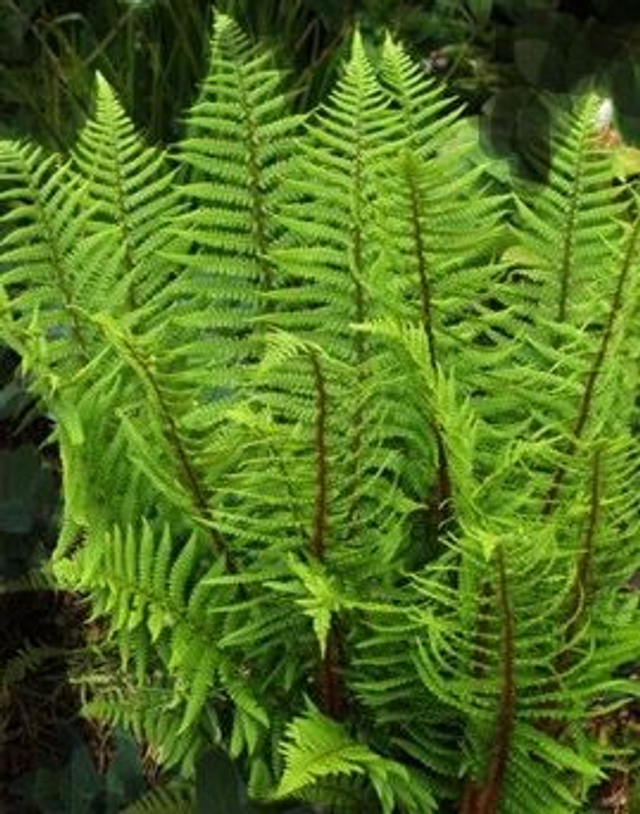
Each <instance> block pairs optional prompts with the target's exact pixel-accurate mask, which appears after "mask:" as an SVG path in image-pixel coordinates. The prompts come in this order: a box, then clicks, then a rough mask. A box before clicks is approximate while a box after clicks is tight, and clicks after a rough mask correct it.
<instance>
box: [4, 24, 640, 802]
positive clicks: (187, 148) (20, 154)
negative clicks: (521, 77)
mask: <svg viewBox="0 0 640 814" xmlns="http://www.w3.org/2000/svg"><path fill="white" fill-rule="evenodd" d="M211 54H212V55H211V61H210V66H209V70H208V74H207V77H206V79H205V81H204V83H203V86H202V89H201V93H200V96H199V98H198V99H197V101H196V102H195V104H194V105H193V107H192V109H191V111H190V113H189V115H188V120H187V129H186V133H185V135H184V137H183V138H182V139H181V140H180V142H179V143H178V144H177V145H176V146H175V148H173V149H172V150H171V151H169V153H168V154H165V153H164V152H163V151H161V150H159V149H157V148H154V147H150V146H148V145H147V144H146V143H145V142H144V140H143V139H142V138H141V137H140V136H139V135H138V133H137V132H136V130H135V128H134V127H133V125H132V124H131V122H130V120H129V119H128V117H127V115H126V114H125V112H124V110H123V108H122V107H121V105H120V103H119V102H118V100H117V98H116V96H115V94H114V93H113V91H112V89H111V88H110V86H109V85H108V83H107V82H106V81H105V80H104V79H103V78H101V77H99V78H98V80H97V93H96V111H95V115H94V116H93V117H92V118H91V119H90V120H89V121H88V122H87V124H86V126H85V127H84V129H83V130H82V132H81V133H80V136H79V139H78V142H77V144H76V145H75V147H74V149H73V150H72V152H71V154H70V155H68V156H64V155H59V154H50V153H47V152H45V151H44V150H43V149H42V148H40V147H37V146H34V145H33V144H29V143H21V142H13V141H5V142H3V143H2V146H1V148H0V173H1V176H2V191H1V193H0V195H1V200H2V201H3V203H4V204H5V206H6V207H7V214H6V216H5V218H4V225H5V229H6V230H7V236H6V237H5V238H4V240H3V242H2V252H3V254H2V257H3V262H4V263H5V264H6V270H5V271H4V272H3V274H2V278H1V282H2V289H1V300H0V303H1V305H0V309H1V310H0V315H1V316H0V338H2V340H3V341H4V342H6V343H7V344H8V345H9V346H10V347H11V348H13V349H14V350H15V351H16V352H17V353H19V354H20V357H21V359H22V365H23V371H24V375H25V378H26V380H27V381H28V382H29V386H30V388H31V391H32V392H33V393H34V394H36V395H37V397H38V398H39V399H40V400H41V402H42V404H43V405H45V406H46V409H47V411H48V412H49V413H50V414H51V415H52V416H53V417H54V419H55V437H56V440H57V441H58V443H59V448H60V455H61V460H62V468H63V473H62V475H63V490H64V499H65V506H64V518H63V524H62V529H61V533H60V537H59V540H58V544H57V548H56V552H55V555H54V561H53V569H54V572H55V574H56V577H57V579H58V580H60V582H61V584H62V585H63V586H65V587H66V588H68V589H70V590H74V591H77V592H80V593H82V594H84V595H86V597H87V598H88V601H89V603H90V606H91V609H92V614H93V617H94V618H95V619H96V620H100V623H101V624H103V625H104V627H105V635H104V642H103V647H102V654H101V660H100V662H99V663H96V665H95V669H94V670H93V671H92V672H91V674H90V675H88V676H86V677H85V681H86V683H87V687H88V703H87V707H86V709H87V713H88V714H91V715H96V716H99V717H102V718H106V719H107V720H109V721H110V722H112V723H115V724H120V725H123V726H125V727H126V728H127V729H129V731H131V732H132V733H134V734H135V736H136V737H138V738H139V739H141V740H143V741H144V742H145V743H147V744H149V747H150V749H151V751H152V754H153V755H154V756H155V757H156V758H157V759H158V760H159V761H160V762H161V763H162V764H164V765H165V766H167V767H172V766H173V767H179V768H180V770H181V772H183V773H184V774H185V775H186V776H189V775H190V774H192V773H194V772H195V767H196V765H197V763H198V759H199V756H200V755H201V754H203V752H205V750H206V749H207V747H208V746H210V745H211V744H215V745H216V746H217V747H221V748H222V749H223V750H224V751H226V752H227V753H228V754H229V755H230V756H231V757H232V758H233V759H234V760H237V761H238V762H239V765H241V766H242V769H243V773H244V775H245V777H246V779H247V782H248V790H249V794H250V796H251V798H253V799H255V800H261V801H265V802H270V803H275V802H278V801H285V800H290V799H294V800H300V799H304V800H308V801H312V802H313V801H315V802H317V803H319V804H321V805H323V806H325V807H326V808H327V809H328V810H329V811H335V812H342V811H344V812H347V811H352V810H365V811H372V812H377V811H381V812H384V814H391V812H395V811H397V812H407V814H410V813H412V812H413V813H415V814H425V813H426V812H429V811H442V810H448V809H447V807H449V809H450V808H451V806H452V805H454V806H457V807H458V810H459V811H460V812H462V813H463V814H472V813H473V814H490V812H498V811H502V812H513V814H528V813H529V812H531V814H540V812H541V811H544V812H550V813H552V812H558V813H560V812H571V811H581V810H583V808H582V807H583V806H584V803H585V801H586V800H587V799H588V796H589V794H590V791H591V790H592V789H593V787H594V786H595V785H596V784H598V783H599V782H601V781H602V780H603V778H604V777H606V775H607V773H608V772H612V771H617V770H624V769H625V767H626V766H628V765H629V762H630V761H631V760H632V758H633V755H628V754H625V753H624V752H621V750H620V749H619V748H617V746H616V744H614V743H609V742H607V740H606V739H603V738H602V737H600V736H599V730H598V727H597V726H596V725H595V722H596V721H597V720H599V719H601V718H602V717H603V716H605V715H606V714H608V713H610V712H611V711H613V710H616V709H618V708H620V707H622V706H624V705H626V704H628V703H629V702H630V700H632V699H634V698H636V697H637V692H638V685H637V681H636V680H634V679H633V677H632V676H630V675H629V671H630V667H632V666H633V664H634V661H635V659H636V658H637V633H636V631H637V628H638V599H637V594H636V592H635V591H634V590H633V589H632V586H631V580H632V578H633V577H634V575H635V574H636V573H637V571H638V570H639V567H640V566H639V563H640V536H639V528H638V525H639V517H638V494H639V493H640V490H639V485H640V484H639V476H640V470H639V466H638V464H639V453H640V449H639V447H638V440H637V429H638V428H637V424H638V406H637V403H636V401H637V392H638V387H637V370H638V352H639V350H640V336H639V335H638V325H637V312H638V298H639V296H640V289H639V285H640V263H639V260H640V258H639V247H638V238H639V232H640V216H639V215H638V207H637V203H638V202H637V199H636V193H635V191H634V189H633V188H632V187H631V186H630V185H620V184H618V185H615V184H614V183H613V182H614V180H615V170H614V167H613V165H612V161H611V156H610V154H609V152H608V151H607V148H606V146H603V144H602V143H601V140H599V139H598V137H597V133H596V132H595V130H594V116H595V111H596V109H597V105H598V101H597V100H596V99H594V98H592V97H585V98H583V99H580V100H578V102H577V103H576V104H575V105H574V106H572V107H562V106H560V105H559V104H555V105H554V106H553V107H552V109H551V114H550V115H551V116H552V120H553V122H554V127H553V133H552V140H551V164H550V167H549V168H547V171H546V173H545V175H546V177H547V183H545V184H544V185H539V184H535V183H532V182H525V181H516V182H514V183H513V184H512V185H511V188H510V190H509V191H508V193H504V192H502V191H501V192H497V191H496V188H495V183H494V181H493V176H492V175H491V172H490V170H492V168H491V162H490V160H489V159H488V158H487V157H485V156H483V155H482V153H481V152H480V150H479V148H478V146H477V143H476V140H475V139H474V138H473V137H471V138H470V137H469V128H468V125H465V123H464V121H463V120H462V119H461V114H460V110H459V108H458V107H457V106H456V104H455V103H454V102H452V100H450V99H448V98H447V97H446V95H445V94H444V92H443V90H442V88H441V87H440V86H439V85H438V84H437V83H435V82H434V81H433V80H432V79H428V78H426V77H425V75H424V72H423V70H422V68H421V67H420V66H419V65H417V64H415V63H414V62H413V61H412V60H411V59H410V58H409V57H408V56H407V54H406V52H405V51H404V50H403V48H402V47H401V46H400V45H398V44H397V43H396V42H394V41H393V40H392V39H390V38H387V40H386V41H385V43H384V47H383V50H382V55H381V59H380V64H379V65H376V66H373V65H372V64H371V63H370V61H369V60H368V58H367V56H366V53H365V50H364V48H363V45H362V41H361V39H360V37H359V35H357V34H356V35H355V37H354V39H353V43H352V50H351V56H350V58H349V60H348V61H347V63H346V65H345V67H344V72H343V75H342V77H341V79H340V80H339V82H338V83H337V85H336V87H335V89H334V90H333V92H332V93H331V95H330V96H329V98H328V100H327V101H326V102H325V103H324V104H323V105H322V106H321V107H320V108H319V109H318V110H317V111H315V112H314V113H313V114H311V115H310V116H306V117H302V116H299V115H293V114H291V112H290V109H289V106H288V100H287V96H286V94H285V93H284V92H283V90H282V86H283V82H282V76H281V74H280V72H279V71H278V70H277V68H276V67H275V66H274V64H273V59H272V57H271V55H270V53H269V52H268V51H266V50H265V49H263V48H262V47H260V46H256V45H252V44H251V43H250V42H249V41H248V40H247V39H246V37H245V36H244V35H243V34H242V33H241V31H240V30H239V29H238V27H237V26H236V25H235V24H234V23H233V22H232V21H231V20H230V18H228V17H225V16H222V15H219V16H218V17H217V19H216V22H215V28H214V35H213V41H212V51H211ZM545 155H546V152H545V151H544V150H543V151H542V152H541V153H540V156H541V159H542V158H544V156H545Z"/></svg>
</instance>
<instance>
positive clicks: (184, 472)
mask: <svg viewBox="0 0 640 814" xmlns="http://www.w3.org/2000/svg"><path fill="white" fill-rule="evenodd" d="M124 341H125V344H126V347H127V350H128V351H129V353H130V354H131V355H132V357H133V358H134V359H135V360H136V364H137V366H138V368H139V370H140V371H142V373H143V375H144V378H145V379H146V380H147V383H148V385H149V387H150V388H151V391H152V393H153V396H154V398H155V400H156V403H157V405H158V408H159V409H160V413H161V415H162V420H163V424H164V427H165V432H166V438H167V441H168V444H169V447H170V449H171V450H172V451H173V453H174V455H175V458H176V462H177V464H178V470H179V475H180V481H181V482H182V484H183V485H184V486H185V488H186V490H187V492H188V494H189V495H190V497H191V501H192V504H193V506H194V509H195V510H196V512H197V513H198V515H199V516H200V517H201V518H202V520H204V521H206V523H207V529H208V532H209V536H210V539H211V544H212V547H213V549H214V551H215V552H216V554H217V555H218V556H220V557H222V558H223V560H224V562H225V564H226V568H227V571H229V572H234V571H235V570H236V567H235V564H234V563H233V561H232V560H231V557H230V555H229V550H228V547H227V544H226V542H225V540H224V538H223V536H222V534H221V533H220V531H219V530H218V529H217V528H215V527H212V526H211V519H212V518H211V509H210V508H209V501H208V499H207V494H206V489H205V487H204V485H203V484H202V483H201V482H200V477H199V476H198V473H197V472H196V469H195V467H194V466H193V464H192V463H191V459H190V457H189V454H188V452H187V449H186V447H185V445H184V442H183V440H182V435H181V433H180V428H179V427H178V424H177V422H176V420H175V418H174V417H173V414H172V412H171V409H170V408H169V405H168V404H167V403H166V400H165V398H164V395H163V393H162V389H161V387H160V385H159V384H158V382H157V381H156V377H155V375H154V374H153V371H152V370H151V369H150V368H149V365H148V364H147V361H146V360H145V359H144V358H142V356H141V354H140V353H139V351H138V349H137V348H136V347H135V343H133V342H129V341H128V340H126V339H125V340H124Z"/></svg>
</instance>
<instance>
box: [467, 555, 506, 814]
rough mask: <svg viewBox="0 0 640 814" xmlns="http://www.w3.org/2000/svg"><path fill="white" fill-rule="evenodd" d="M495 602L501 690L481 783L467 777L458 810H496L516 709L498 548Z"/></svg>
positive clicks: (489, 813) (472, 813)
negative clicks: (499, 634)
mask: <svg viewBox="0 0 640 814" xmlns="http://www.w3.org/2000/svg"><path fill="white" fill-rule="evenodd" d="M497 565H498V596H497V599H498V605H499V607H500V612H501V617H502V644H501V665H502V666H501V670H502V676H501V679H502V680H501V690H500V701H499V710H498V720H497V726H496V732H495V736H494V747H493V754H492V756H491V762H490V763H489V768H488V771H487V777H486V780H485V781H484V783H483V784H482V785H478V784H477V783H475V782H473V781H469V782H468V783H467V785H466V787H465V791H464V795H463V799H462V801H461V804H460V814H497V812H498V809H499V805H500V800H501V797H502V792H503V787H504V779H505V775H506V771H507V763H508V761H509V751H510V749H511V739H512V736H513V726H514V721H515V713H516V686H515V677H514V661H515V644H514V643H515V626H514V619H513V608H512V607H511V599H510V597H509V587H508V583H507V572H506V567H505V562H504V552H503V551H502V549H498V552H497Z"/></svg>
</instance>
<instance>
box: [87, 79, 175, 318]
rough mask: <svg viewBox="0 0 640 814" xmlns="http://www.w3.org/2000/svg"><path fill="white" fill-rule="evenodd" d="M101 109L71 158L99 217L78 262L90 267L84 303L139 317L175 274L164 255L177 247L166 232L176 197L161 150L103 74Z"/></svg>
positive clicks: (99, 97)
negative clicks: (148, 138) (137, 313)
mask: <svg viewBox="0 0 640 814" xmlns="http://www.w3.org/2000/svg"><path fill="white" fill-rule="evenodd" d="M95 106H96V109H95V113H94V115H93V117H92V118H90V119H89V120H88V121H87V123H86V125H85V126H84V128H83V130H82V131H81V133H80V135H79V138H78V141H77V143H76V146H75V148H74V152H73V160H74V164H75V166H76V167H77V170H78V172H79V173H80V174H81V176H82V177H83V178H84V179H85V181H86V184H87V191H88V198H89V200H90V201H91V202H92V204H93V205H94V211H95V218H96V219H97V223H95V224H94V225H93V229H92V235H91V239H90V240H89V241H88V242H87V243H86V244H85V245H84V246H83V247H82V249H81V251H79V252H78V256H77V258H76V262H77V263H78V264H80V263H84V264H85V265H87V266H88V269H87V272H86V273H85V275H84V277H83V280H82V288H81V292H82V294H83V295H84V297H83V303H84V307H85V308H87V309H88V310H93V311H102V310H107V309H108V310H109V311H110V312H111V313H123V312H127V311H128V312H134V311H136V309H143V308H144V307H145V306H147V307H148V304H149V301H150V300H151V299H152V298H153V296H154V295H155V294H158V293H162V292H163V289H164V288H165V286H166V285H167V283H168V282H169V281H170V280H171V279H172V277H173V276H175V273H176V268H175V266H174V265H173V264H171V263H170V262H168V261H167V260H165V259H163V253H166V252H168V251H169V249H170V247H171V246H172V238H171V236H170V234H169V232H168V229H167V227H168V225H170V224H172V223H173V221H174V219H175V218H176V217H177V215H178V214H179V212H180V206H179V203H178V192H177V190H176V188H175V186H174V183H173V180H174V173H172V172H169V170H168V167H167V166H166V160H165V157H164V156H163V154H162V152H161V151H160V150H158V149H156V148H151V147H148V146H147V145H146V144H145V143H144V141H143V140H142V138H141V137H140V136H139V135H138V134H137V133H136V131H135V129H134V126H133V124H132V122H131V121H130V119H129V118H128V117H127V115H126V113H125V111H124V110H123V108H122V106H121V105H120V102H119V101H118V99H117V98H116V96H115V94H114V92H113V90H112V89H111V87H110V86H109V84H108V83H107V82H106V80H105V79H104V78H103V77H102V76H100V75H98V77H97V81H96V100H95ZM173 242H175V241H173ZM114 243H115V244H116V245H117V246H118V251H117V252H114V251H113V246H114Z"/></svg>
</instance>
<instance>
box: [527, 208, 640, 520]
mask: <svg viewBox="0 0 640 814" xmlns="http://www.w3.org/2000/svg"><path fill="white" fill-rule="evenodd" d="M639 232H640V218H639V219H638V220H636V223H635V225H634V229H633V231H632V233H631V235H630V238H629V244H628V246H627V251H626V252H625V256H624V262H623V264H622V268H621V269H620V274H619V275H618V281H617V283H616V288H615V291H614V294H613V300H612V301H611V308H610V309H609V313H608V315H607V321H606V323H605V326H604V331H603V332H602V339H601V341H600V347H599V348H598V352H597V353H596V356H595V359H594V362H593V366H592V367H591V370H590V371H589V374H588V376H587V378H586V381H585V385H584V390H583V392H582V398H581V400H580V406H579V409H578V416H577V418H576V422H575V424H574V426H573V432H572V438H571V440H570V441H569V444H568V449H567V455H568V456H569V457H570V456H572V455H573V454H574V453H575V451H576V448H577V445H578V441H579V440H580V438H581V437H582V433H583V432H584V429H585V427H586V425H587V421H588V420H589V416H590V414H591V409H592V407H593V399H594V395H595V389H596V384H597V383H598V379H599V377H600V374H601V373H602V370H603V368H604V362H605V359H606V357H607V353H608V351H609V346H610V344H611V340H612V338H613V333H614V329H615V326H616V319H617V317H618V315H619V313H620V310H621V308H622V301H623V295H624V289H625V285H626V282H627V278H628V277H629V274H630V272H631V269H632V267H633V262H632V261H633V260H634V257H635V248H636V242H637V239H638V233H639ZM566 474H567V468H566V466H563V465H560V466H559V467H558V468H557V469H556V471H555V473H554V476H553V481H552V483H551V487H550V488H549V491H548V492H547V494H546V496H545V498H544V502H543V507H542V513H543V514H544V515H550V514H552V513H553V511H554V510H555V508H556V505H557V502H558V496H559V494H560V489H561V488H562V484H563V482H564V479H565V477H566Z"/></svg>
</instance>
